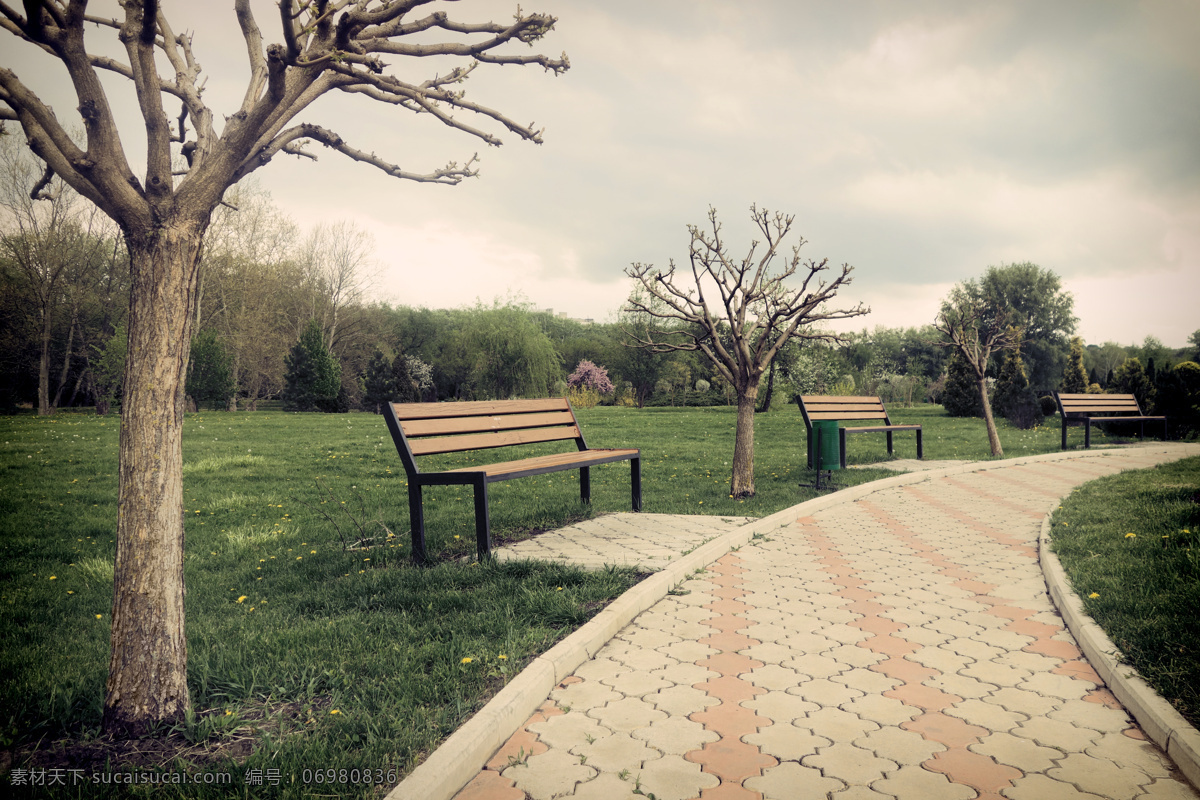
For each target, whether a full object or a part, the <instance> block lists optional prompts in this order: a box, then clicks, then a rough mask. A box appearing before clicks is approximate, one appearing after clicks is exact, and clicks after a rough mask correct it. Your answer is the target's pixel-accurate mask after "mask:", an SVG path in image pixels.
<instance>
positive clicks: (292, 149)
mask: <svg viewBox="0 0 1200 800" xmlns="http://www.w3.org/2000/svg"><path fill="white" fill-rule="evenodd" d="M305 139H312V140H315V141H318V142H320V143H321V144H323V145H325V146H326V147H328V148H330V149H332V150H336V151H338V152H339V153H341V154H342V155H345V156H348V157H350V158H352V159H354V160H355V161H361V162H362V163H364V164H370V165H371V166H373V167H376V168H378V169H380V170H382V171H383V172H386V173H387V174H388V175H391V176H392V177H393V178H403V179H405V180H410V181H419V182H422V183H446V184H451V185H453V184H457V183H460V182H461V181H462V179H463V178H472V177H475V175H477V174H478V171H476V170H473V169H471V165H472V164H474V163H475V161H476V160H477V158H476V156H472V157H471V159H470V160H469V161H467V163H466V164H464V165H463V166H461V167H460V166H458V164H456V163H455V162H451V163H449V164H447V165H446V166H445V167H443V168H442V169H439V170H435V171H433V172H430V173H426V174H421V173H416V172H408V171H406V170H404V169H402V168H400V167H399V166H397V165H395V164H390V163H388V162H386V161H384V160H383V159H381V158H379V157H378V156H376V155H375V154H374V153H367V152H364V151H362V150H358V149H356V148H354V147H351V146H350V145H348V144H346V141H345V140H344V139H342V137H341V136H339V135H337V134H336V133H334V132H333V131H331V130H329V129H327V128H322V127H321V126H319V125H309V124H307V123H305V124H301V125H297V126H295V127H293V128H289V129H288V130H286V131H283V132H282V133H280V134H279V135H278V136H276V137H275V139H274V140H272V141H271V142H270V143H269V144H268V145H267V146H266V147H264V148H262V149H261V150H259V151H258V152H256V153H254V154H253V155H252V156H251V157H250V158H248V159H247V160H246V161H245V162H243V164H242V166H241V167H240V168H239V169H238V171H237V173H236V180H240V179H241V178H243V177H245V176H246V175H249V174H250V173H251V172H253V171H254V170H255V169H258V168H259V167H261V166H263V165H264V164H266V163H267V162H268V161H270V160H271V158H272V157H273V156H274V155H275V154H276V153H278V152H280V151H284V152H288V153H291V154H293V155H299V156H305V157H307V158H311V159H312V160H314V161H315V160H316V156H314V155H312V154H311V153H308V152H305V151H304V150H302V149H301V147H302V144H303V143H302V141H301V140H305ZM298 142H299V144H294V143H298Z"/></svg>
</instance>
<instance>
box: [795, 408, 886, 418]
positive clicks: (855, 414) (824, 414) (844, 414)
mask: <svg viewBox="0 0 1200 800" xmlns="http://www.w3.org/2000/svg"><path fill="white" fill-rule="evenodd" d="M808 418H809V419H887V412H886V411H815V412H814V411H811V410H810V411H809V412H808Z"/></svg>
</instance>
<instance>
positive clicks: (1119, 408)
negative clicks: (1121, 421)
mask: <svg viewBox="0 0 1200 800" xmlns="http://www.w3.org/2000/svg"><path fill="white" fill-rule="evenodd" d="M1054 397H1055V399H1056V400H1057V401H1058V410H1059V412H1061V413H1062V415H1063V416H1068V415H1075V414H1087V415H1088V416H1091V415H1093V414H1106V413H1112V414H1124V415H1133V416H1138V417H1140V416H1144V415H1143V414H1142V409H1141V407H1140V406H1139V405H1138V401H1137V398H1136V397H1134V396H1133V395H1131V394H1060V393H1055V395H1054Z"/></svg>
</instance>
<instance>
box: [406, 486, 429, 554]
mask: <svg viewBox="0 0 1200 800" xmlns="http://www.w3.org/2000/svg"><path fill="white" fill-rule="evenodd" d="M408 524H409V525H410V526H411V528H412V559H413V561H415V562H416V563H418V564H424V563H425V511H424V509H423V508H422V507H421V485H420V484H419V483H416V482H414V481H413V480H412V479H411V478H410V479H409V482H408Z"/></svg>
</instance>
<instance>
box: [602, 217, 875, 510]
mask: <svg viewBox="0 0 1200 800" xmlns="http://www.w3.org/2000/svg"><path fill="white" fill-rule="evenodd" d="M750 216H751V218H752V219H753V220H754V224H755V225H756V226H757V227H758V229H759V231H761V233H762V235H763V237H764V239H765V241H766V249H765V251H764V252H763V253H762V255H761V256H760V257H758V258H757V259H756V258H755V252H756V251H757V249H758V246H759V242H757V241H754V242H751V243H750V250H749V252H748V253H747V254H746V257H745V258H743V259H742V260H741V261H735V260H733V259H732V258H731V257H730V255H729V253H728V251H727V250H726V247H725V242H724V241H723V240H722V239H721V225H720V223H718V222H717V212H716V209H713V208H710V209H709V211H708V220H709V225H710V227H711V232H708V231H704V230H701V229H700V228H699V227H697V226H695V225H689V226H688V233H690V234H691V237H692V238H691V244H690V247H689V251H688V261H689V264H690V267H691V276H690V277H688V276H686V275H683V276H679V277H677V276H676V272H675V262H674V260H672V261H670V262H669V266H668V268H667V271H666V272H662V271H661V270H656V269H654V268H653V266H652V265H650V264H634V265H633V266H632V267H631V268H629V269H627V270H625V272H626V274H628V275H629V276H630V277H632V278H634V279H635V280H636V281H637V284H638V285H637V288H638V289H640V290H641V292H638V291H636V290H635V292H634V293H633V294H632V295H630V298H629V300H628V301H627V303H626V310H631V311H636V312H640V313H642V314H645V315H648V316H649V317H651V318H653V319H655V320H656V321H658V322H659V323H661V324H660V325H658V326H657V327H651V328H650V329H649V330H648V331H647V332H646V333H638V332H636V331H634V330H632V329H626V331H625V333H626V335H628V336H630V337H631V338H633V340H634V342H635V344H636V345H637V346H639V347H644V348H647V349H650V350H652V351H654V352H659V353H666V352H670V351H673V350H699V351H700V352H702V353H704V355H706V356H707V357H708V359H709V360H710V361H711V362H712V363H713V365H714V366H715V367H716V369H717V371H718V372H719V373H720V374H721V376H722V377H723V378H724V379H725V380H726V381H728V382H729V383H730V384H731V385H732V386H733V387H734V390H735V391H736V392H737V401H738V413H737V433H736V437H735V440H734V447H733V475H732V478H731V479H730V490H729V493H730V494H731V495H733V496H734V497H738V498H741V497H750V496H751V495H753V494H754V406H755V402H756V400H757V398H758V384H759V381H760V380H761V378H762V376H763V373H764V372H766V371H767V369H768V368H769V367H770V365H771V361H772V360H774V358H775V356H776V354H778V353H779V350H780V348H782V347H783V346H784V345H785V344H787V342H788V340H790V339H792V338H800V339H837V337H836V336H835V335H833V334H831V333H829V332H826V331H821V332H816V331H814V330H813V329H812V328H810V327H809V326H810V325H812V324H813V323H816V322H823V321H825V320H833V319H848V318H850V317H857V316H859V315H861V314H866V313H868V311H869V309H867V308H865V307H864V306H863V305H862V304H861V303H859V304H858V305H856V306H855V307H853V308H850V309H838V310H829V309H826V308H825V307H824V305H825V303H826V301H828V300H830V299H832V298H833V297H834V296H835V295H836V294H837V292H838V289H840V288H842V287H843V286H845V285H847V284H849V283H850V280H851V278H850V273H851V271H852V270H853V269H854V268H853V267H851V266H850V265H849V264H843V265H842V271H841V274H839V275H837V276H836V277H834V278H833V280H832V281H828V282H826V281H825V280H823V279H821V278H819V277H818V276H819V275H820V274H821V273H822V272H824V271H825V270H827V269H828V268H829V267H828V262H829V259H827V258H826V259H822V260H821V261H819V262H818V261H813V260H811V259H810V260H808V261H804V262H802V261H801V259H800V248H801V247H802V246H803V245H804V244H805V241H804V240H803V239H800V240H799V241H798V242H797V243H796V244H795V245H794V246H793V247H792V254H791V256H790V257H788V258H785V260H784V262H783V265H782V266H781V267H780V268H779V269H778V271H774V270H773V265H774V262H775V258H776V256H777V255H779V248H780V245H781V244H782V243H783V240H784V239H785V238H786V237H787V235H788V232H789V231H791V228H792V221H793V219H794V217H791V216H784V215H783V214H781V213H779V212H775V213H774V214H772V213H770V212H769V211H767V210H766V209H762V210H760V209H758V208H757V207H755V206H751V207H750ZM801 268H803V270H804V272H801ZM798 272H801V274H802V275H803V280H802V281H801V282H800V285H799V286H797V287H793V286H790V285H789V279H791V278H792V277H793V276H795V275H796V274H797V273H798ZM677 281H678V283H677ZM713 289H715V290H716V292H717V297H718V299H719V304H717V305H713V304H710V303H709V302H708V300H706V299H705V292H709V293H711V292H712V290H713ZM651 298H652V299H653V300H651Z"/></svg>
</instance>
